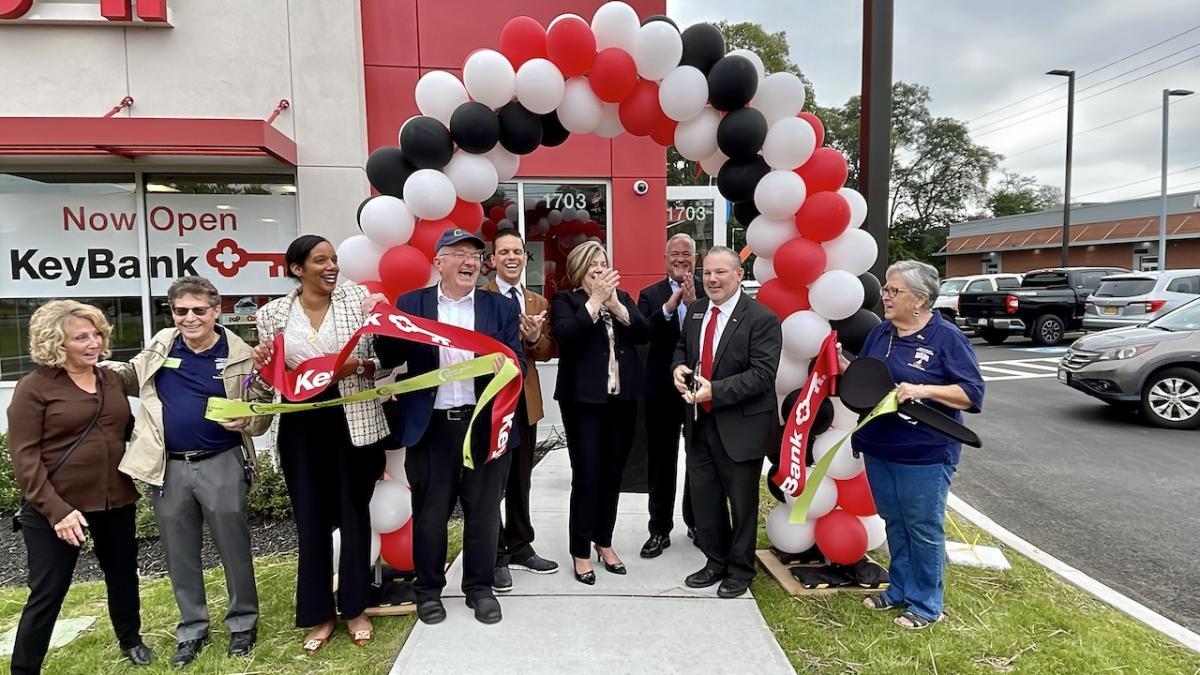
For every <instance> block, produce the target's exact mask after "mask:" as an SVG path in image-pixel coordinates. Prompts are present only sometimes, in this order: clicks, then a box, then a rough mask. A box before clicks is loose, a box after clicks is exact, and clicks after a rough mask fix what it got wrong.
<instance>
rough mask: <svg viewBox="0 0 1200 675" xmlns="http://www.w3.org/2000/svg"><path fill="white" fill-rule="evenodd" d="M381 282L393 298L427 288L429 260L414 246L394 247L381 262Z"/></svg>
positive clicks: (384, 255) (385, 254)
mask: <svg viewBox="0 0 1200 675" xmlns="http://www.w3.org/2000/svg"><path fill="white" fill-rule="evenodd" d="M379 280H380V282H382V283H383V287H384V288H386V289H387V294H388V296H389V297H393V298H398V297H400V296H401V295H404V294H405V293H407V292H409V291H415V290H417V289H418V288H425V284H426V283H428V282H429V258H427V257H425V254H424V253H422V252H421V251H419V250H417V249H416V248H415V247H413V246H393V247H391V248H389V249H388V250H387V252H386V253H384V254H383V258H381V259H380V260H379Z"/></svg>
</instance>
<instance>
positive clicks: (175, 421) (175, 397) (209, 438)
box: [154, 328, 242, 454]
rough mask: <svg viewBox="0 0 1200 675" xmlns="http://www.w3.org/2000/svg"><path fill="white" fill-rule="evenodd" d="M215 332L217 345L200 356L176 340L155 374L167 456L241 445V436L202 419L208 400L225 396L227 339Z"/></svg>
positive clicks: (223, 332)
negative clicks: (223, 376) (218, 336)
mask: <svg viewBox="0 0 1200 675" xmlns="http://www.w3.org/2000/svg"><path fill="white" fill-rule="evenodd" d="M217 332H218V333H219V334H220V336H221V337H220V339H218V340H217V343H216V344H215V345H213V346H212V347H210V348H208V349H206V350H205V351H202V352H199V353H196V352H193V351H192V350H190V349H188V348H187V345H186V344H184V342H183V336H182V335H181V336H179V337H177V338H175V342H174V343H173V344H172V345H171V351H170V352H169V353H168V354H167V359H166V361H165V362H164V363H163V365H162V367H161V368H159V369H158V372H157V373H155V374H154V387H155V389H157V390H158V400H159V401H161V402H162V408H163V436H164V438H165V440H166V443H167V452H168V453H169V454H178V453H182V452H186V451H188V450H225V449H228V448H232V447H234V446H236V445H241V443H242V435H241V434H240V433H238V432H236V431H229V430H227V429H226V428H225V427H222V426H221V425H220V424H217V423H216V422H213V421H212V420H207V419H204V409H205V407H206V406H207V404H208V397H210V396H225V384H224V381H223V379H222V372H223V371H224V370H225V362H226V360H227V359H228V358H229V339H228V338H227V337H226V336H225V331H224V330H223V329H221V328H218V329H217Z"/></svg>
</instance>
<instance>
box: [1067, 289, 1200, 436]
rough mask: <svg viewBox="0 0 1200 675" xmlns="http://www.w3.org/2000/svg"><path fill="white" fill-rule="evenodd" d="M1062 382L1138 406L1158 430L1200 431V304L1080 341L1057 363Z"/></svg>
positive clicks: (1107, 399) (1104, 398) (1195, 302)
mask: <svg viewBox="0 0 1200 675" xmlns="http://www.w3.org/2000/svg"><path fill="white" fill-rule="evenodd" d="M1058 380H1059V382H1062V383H1063V384H1065V385H1067V386H1069V387H1071V388H1073V389H1078V390H1079V391H1082V392H1083V393H1085V394H1088V395H1089V396H1094V397H1096V398H1098V399H1100V400H1101V401H1104V402H1106V403H1110V404H1113V405H1124V406H1130V407H1134V406H1136V407H1138V408H1140V409H1141V412H1142V415H1143V416H1145V418H1146V420H1147V421H1148V422H1150V423H1151V424H1153V425H1155V426H1160V427H1166V428H1168V429H1195V428H1197V427H1200V299H1196V300H1193V301H1192V302H1189V303H1188V304H1186V305H1184V306H1182V307H1180V308H1178V309H1176V310H1175V311H1173V312H1170V313H1168V314H1165V315H1164V316H1162V317H1160V318H1158V319H1155V320H1154V321H1151V322H1149V323H1147V324H1144V325H1140V326H1133V327H1129V328H1115V329H1113V330H1106V331H1102V332H1099V333H1094V334H1092V335H1085V336H1084V337H1081V338H1079V339H1078V340H1076V341H1075V342H1074V343H1073V344H1072V345H1071V348H1070V349H1069V350H1068V351H1067V353H1066V355H1065V356H1063V358H1062V360H1061V361H1060V362H1059V366H1058Z"/></svg>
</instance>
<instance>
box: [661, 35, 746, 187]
mask: <svg viewBox="0 0 1200 675" xmlns="http://www.w3.org/2000/svg"><path fill="white" fill-rule="evenodd" d="M656 23H661V22H656ZM728 161H729V158H728V157H726V156H725V153H723V152H721V151H720V150H717V151H716V152H714V153H713V154H711V155H709V156H708V157H705V158H704V159H702V160H700V168H701V169H704V173H706V174H708V175H710V176H712V177H713V178H716V177H717V172H719V171H720V170H721V167H723V166H725V162H728Z"/></svg>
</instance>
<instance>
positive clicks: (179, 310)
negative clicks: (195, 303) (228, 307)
mask: <svg viewBox="0 0 1200 675" xmlns="http://www.w3.org/2000/svg"><path fill="white" fill-rule="evenodd" d="M210 309H212V307H211V306H209V307H172V308H171V313H172V314H174V315H175V316H178V317H180V318H183V317H185V316H187V315H188V312H191V313H192V314H195V315H196V316H204V315H205V314H207V313H208V310H210Z"/></svg>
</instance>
